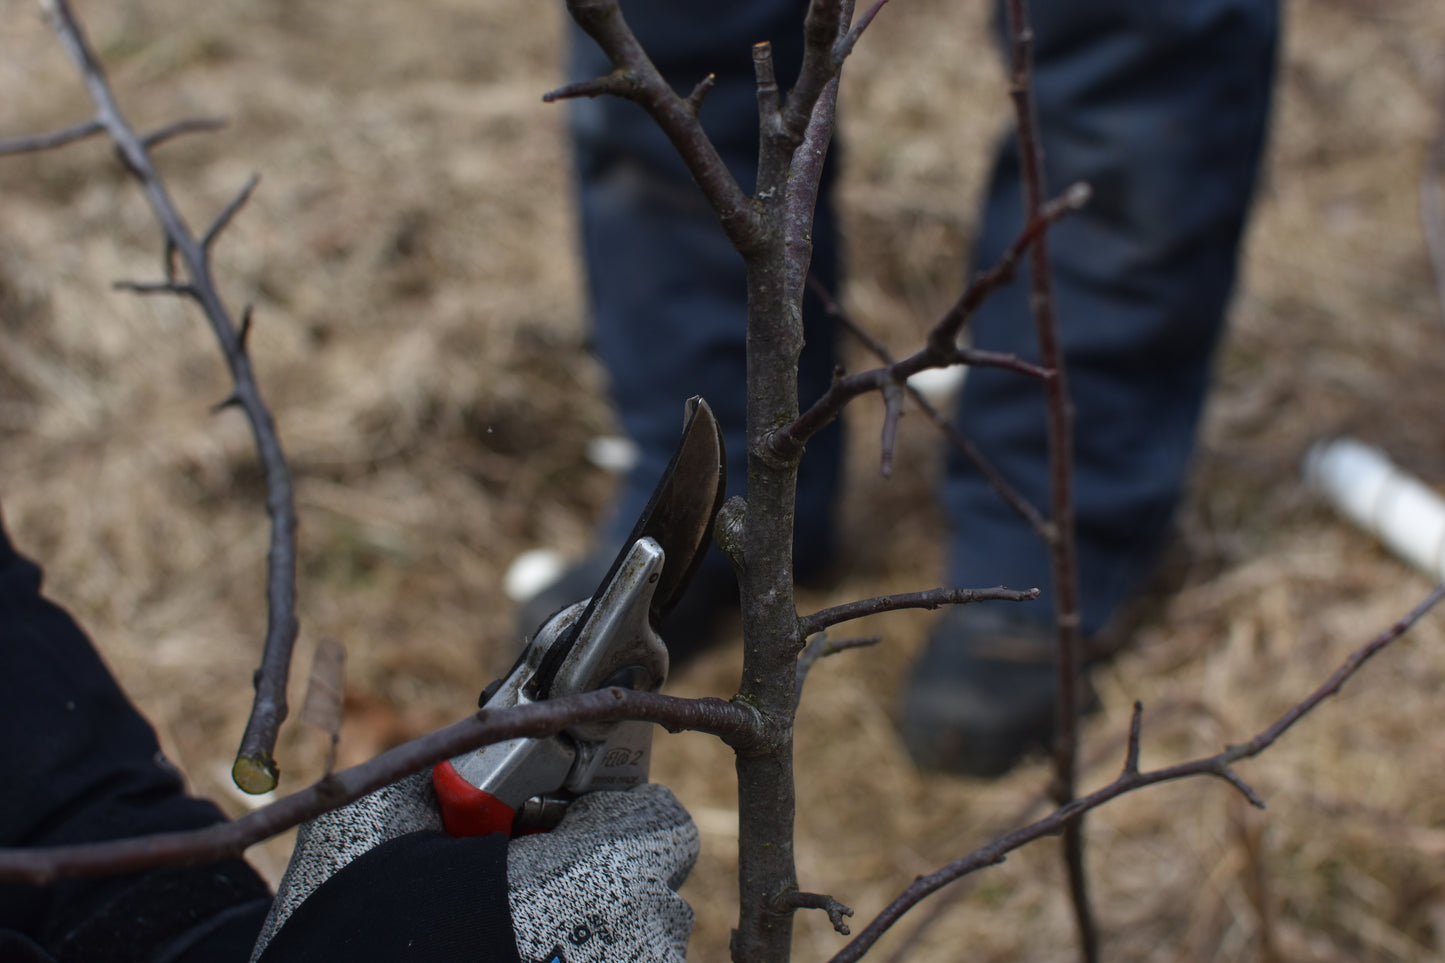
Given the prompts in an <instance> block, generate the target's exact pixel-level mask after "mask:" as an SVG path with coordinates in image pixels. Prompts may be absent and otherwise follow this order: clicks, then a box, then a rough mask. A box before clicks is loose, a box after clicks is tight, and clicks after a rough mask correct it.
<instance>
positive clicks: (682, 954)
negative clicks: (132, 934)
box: [251, 773, 698, 963]
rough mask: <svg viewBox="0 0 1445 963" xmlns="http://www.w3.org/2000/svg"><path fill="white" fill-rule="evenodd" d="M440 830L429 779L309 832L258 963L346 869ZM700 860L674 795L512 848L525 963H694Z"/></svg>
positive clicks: (322, 821) (595, 797) (619, 798)
mask: <svg viewBox="0 0 1445 963" xmlns="http://www.w3.org/2000/svg"><path fill="white" fill-rule="evenodd" d="M441 828H442V823H441V815H440V812H439V811H438V809H437V803H436V795H435V793H434V792H433V790H432V783H431V778H430V774H429V773H418V774H416V775H413V776H408V777H407V778H405V779H402V780H400V781H399V782H396V783H394V784H392V785H390V786H386V787H384V788H382V789H379V790H377V791H376V792H374V793H372V794H371V795H369V796H365V797H363V798H361V799H359V800H357V801H356V802H354V803H352V804H351V805H349V806H344V807H342V808H341V809H337V810H333V811H332V812H329V813H325V814H323V815H321V816H318V817H317V818H315V819H313V820H311V821H310V822H308V823H306V824H305V825H303V826H302V827H301V829H300V831H299V832H298V834H297V837H296V848H295V850H294V852H293V853H292V855H291V864H290V865H289V866H288V867H287V869H286V875H285V876H284V877H283V878H282V880H281V886H280V889H279V891H278V893H277V895H276V901H275V903H274V904H273V906H272V908H271V913H270V915H269V916H268V917H267V919H266V923H265V925H264V926H263V927H262V929H261V936H260V938H259V939H258V940H257V943H256V948H255V950H254V951H253V953H252V957H251V959H252V961H253V963H255V961H256V960H257V959H259V957H260V956H261V953H262V951H263V950H264V949H265V948H266V946H267V944H268V943H270V941H271V939H272V937H274V936H275V934H276V932H277V931H278V930H280V928H281V926H282V924H284V923H285V922H286V920H287V918H289V917H290V915H291V914H292V912H294V911H295V909H296V907H298V906H300V905H301V903H302V902H303V901H304V900H305V899H306V898H307V897H308V896H310V895H311V894H312V893H313V892H315V890H316V888H317V887H319V886H320V885H321V884H322V883H324V882H325V881H326V880H328V879H330V878H331V876H332V875H333V874H335V873H336V872H338V871H339V870H340V869H341V868H342V867H343V866H345V865H346V864H348V863H350V862H351V861H352V860H354V859H356V858H357V857H358V856H361V855H362V854H364V853H366V852H367V851H369V850H371V849H372V848H373V847H375V846H378V845H380V844H382V843H384V842H386V841H388V840H390V839H395V838H397V837H399V836H404V835H406V834H408V833H413V832H417V831H419V830H429V829H430V830H439V829H441ZM697 854H698V835H697V827H696V826H694V825H693V822H692V819H691V818H690V817H689V816H688V814H687V810H685V809H683V808H682V804H681V803H679V802H678V801H677V799H676V798H675V797H674V796H673V795H672V793H671V792H669V791H668V790H667V788H666V787H664V786H656V785H646V786H639V787H638V788H636V789H634V790H632V791H630V792H598V793H590V794H588V795H586V796H583V797H582V798H581V799H579V800H577V801H576V802H574V803H572V805H571V807H570V808H569V810H568V812H567V815H566V816H565V817H564V818H563V820H562V822H561V824H560V825H559V826H558V827H557V828H556V829H554V830H553V831H552V832H550V833H546V834H542V835H536V836H527V837H524V838H522V839H518V840H514V841H513V842H512V843H511V844H510V845H509V847H508V850H507V881H508V903H509V907H510V909H511V913H512V929H513V933H514V935H515V937H516V941H517V949H518V951H519V953H520V954H521V956H522V959H523V960H527V961H532V960H536V961H538V963H549V961H552V960H553V959H561V960H564V961H566V963H593V961H602V960H607V961H609V963H610V961H623V960H663V961H679V960H685V959H686V956H687V939H688V936H689V934H690V933H691V932H692V921H693V916H692V909H691V907H689V906H688V905H687V902H686V901H685V900H683V899H682V897H680V896H678V895H677V893H676V892H675V891H674V890H675V889H676V888H677V887H678V886H681V885H682V882H683V880H684V879H686V878H687V874H688V872H689V871H691V869H692V867H693V864H694V863H695V862H696V861H697Z"/></svg>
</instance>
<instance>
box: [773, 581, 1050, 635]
mask: <svg viewBox="0 0 1445 963" xmlns="http://www.w3.org/2000/svg"><path fill="white" fill-rule="evenodd" d="M1038 597H1039V590H1038V589H1026V590H1024V591H1019V590H1017V589H1007V588H1003V587H1002V586H1000V587H998V588H986V589H948V588H936V589H929V590H928V591H926V592H902V593H899V594H897V595H878V596H875V597H873V598H870V599H859V600H858V601H856V602H845V603H844V604H842V605H834V606H831V607H830V608H826V609H819V610H818V611H817V612H814V613H813V614H812V615H806V616H803V617H802V618H800V619H798V625H799V627H800V628H801V629H802V634H803V638H807V637H808V636H811V635H816V634H818V633H819V632H821V631H823V630H824V629H826V628H828V627H829V626H832V625H837V624H839V623H840V622H851V621H852V620H853V619H861V618H866V617H867V616H869V615H877V614H878V613H880V612H892V611H895V610H897V609H936V608H939V607H941V606H944V605H967V604H968V603H970V602H1032V601H1033V600H1034V599H1036V598H1038Z"/></svg>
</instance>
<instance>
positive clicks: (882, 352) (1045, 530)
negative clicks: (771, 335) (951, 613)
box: [808, 275, 1053, 542]
mask: <svg viewBox="0 0 1445 963" xmlns="http://www.w3.org/2000/svg"><path fill="white" fill-rule="evenodd" d="M808 287H809V289H810V290H812V292H813V294H814V296H816V297H817V298H818V299H819V300H820V301H822V302H823V309H824V310H825V311H827V312H828V314H829V315H830V316H832V317H833V319H834V320H836V321H837V322H838V323H839V324H841V325H843V327H844V328H845V329H846V330H847V331H848V332H849V333H850V334H852V335H853V337H855V338H857V339H858V340H859V341H861V342H862V343H863V346H864V347H866V348H867V349H868V350H869V351H871V352H873V354H874V356H876V357H877V358H878V360H879V361H882V362H883V363H884V364H886V365H889V366H890V367H891V366H892V365H893V364H894V363H895V359H894V357H893V355H892V353H891V352H889V350H888V349H887V348H886V347H885V346H884V345H883V343H882V342H881V341H879V340H878V339H877V338H875V337H873V336H872V335H870V334H869V333H868V332H867V331H864V330H863V329H862V328H861V327H860V326H859V325H858V324H857V323H856V322H855V321H853V319H852V318H850V317H848V315H847V313H846V312H844V310H843V308H842V306H841V305H839V304H838V302H837V301H836V300H835V299H834V298H833V295H832V294H831V293H829V291H828V289H827V288H825V287H824V286H823V284H822V282H820V281H819V280H818V279H817V278H816V277H814V276H812V275H809V277H808ZM904 388H905V390H906V391H907V392H908V396H909V397H910V398H912V399H913V403H914V404H915V405H917V406H918V407H919V408H920V409H921V410H922V411H923V413H924V414H925V415H927V416H928V418H929V420H930V421H932V422H933V424H934V425H935V426H936V427H937V428H938V430H939V431H941V432H943V435H944V437H945V438H947V439H948V441H949V443H950V444H952V445H953V447H954V448H957V449H958V450H959V451H960V452H961V453H962V454H963V456H964V457H965V458H967V459H968V460H969V461H970V462H971V463H972V464H973V466H974V468H976V469H978V472H979V474H980V475H982V476H983V477H984V480H985V481H987V482H988V484H989V486H990V487H992V488H993V490H994V491H995V492H997V493H998V495H999V497H1000V498H1002V499H1003V500H1004V501H1005V502H1006V503H1007V504H1008V506H1009V507H1010V508H1012V509H1013V510H1014V511H1016V512H1018V513H1019V515H1020V516H1021V517H1022V518H1023V519H1024V520H1025V521H1026V522H1028V523H1029V527H1030V528H1032V529H1033V530H1034V531H1035V532H1036V533H1038V535H1039V537H1040V538H1042V539H1044V541H1046V542H1047V541H1050V540H1051V539H1052V538H1053V529H1052V527H1051V526H1050V525H1049V523H1048V521H1047V520H1046V519H1045V518H1044V517H1043V516H1042V515H1040V514H1039V511H1038V509H1036V508H1034V506H1033V505H1031V504H1030V503H1029V501H1028V499H1026V498H1024V497H1023V495H1021V494H1019V492H1018V490H1017V489H1015V488H1014V487H1013V486H1012V485H1010V484H1009V483H1008V479H1006V478H1004V477H1003V475H1001V474H1000V473H999V471H998V469H997V468H995V467H994V466H993V464H992V463H990V462H989V460H988V459H987V458H985V457H984V455H983V452H981V451H979V450H978V446H977V445H975V444H974V443H973V442H971V441H969V440H968V438H966V437H965V436H964V434H963V433H962V432H961V431H959V430H958V428H957V427H955V426H954V425H953V423H952V422H950V421H949V420H948V419H947V418H946V417H944V415H943V414H942V413H940V412H939V410H938V409H937V408H935V407H933V403H932V402H930V401H929V400H928V399H927V398H926V397H925V396H924V395H923V393H922V392H921V391H919V390H918V389H917V388H914V387H913V386H912V385H909V384H908V383H907V382H904Z"/></svg>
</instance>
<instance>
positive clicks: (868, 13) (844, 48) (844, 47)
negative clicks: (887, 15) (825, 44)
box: [833, 0, 888, 63]
mask: <svg viewBox="0 0 1445 963" xmlns="http://www.w3.org/2000/svg"><path fill="white" fill-rule="evenodd" d="M887 3H888V0H874V3H873V6H871V7H869V8H868V9H867V10H865V11H863V16H861V17H859V18H858V22H857V23H855V24H853V26H852V28H851V29H850V30H849V31H848V32H847V33H846V34H844V35H843V36H842V38H841V39H840V40H839V41H838V45H837V46H836V47H834V48H833V59H835V60H837V61H838V62H839V63H842V62H843V61H845V60H847V59H848V56H849V54H851V53H852V52H853V48H854V47H856V46H857V45H858V39H859V38H860V37H862V36H863V31H865V30H867V29H868V25H869V24H871V23H872V22H873V18H874V17H876V16H878V13H879V12H880V11H881V10H882V9H883V7H884V6H885V5H886V4H887Z"/></svg>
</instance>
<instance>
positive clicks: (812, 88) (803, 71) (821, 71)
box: [780, 0, 843, 148]
mask: <svg viewBox="0 0 1445 963" xmlns="http://www.w3.org/2000/svg"><path fill="white" fill-rule="evenodd" d="M842 30H843V22H842V10H841V5H840V2H839V0H811V2H810V3H809V4H808V12H807V14H806V15H805V16H804V18H803V66H802V67H801V68H799V70H798V79H797V80H796V81H794V83H793V86H792V87H791V88H790V89H789V90H788V96H787V99H786V100H785V101H784V102H783V110H782V129H781V131H780V136H781V137H783V138H784V139H785V140H786V141H787V143H788V144H789V147H790V148H793V147H797V146H798V145H799V144H801V143H802V142H803V138H804V136H805V135H806V132H807V129H808V124H809V123H810V122H811V121H812V119H813V108H814V106H815V105H816V104H817V103H818V98H820V97H822V96H823V90H824V88H826V87H827V86H828V84H829V83H831V82H832V81H833V80H835V79H836V78H837V76H838V68H840V67H841V66H842V65H843V62H842V61H841V60H839V59H837V57H835V56H834V48H835V47H836V46H837V44H838V39H839V36H840V34H841V33H842Z"/></svg>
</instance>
